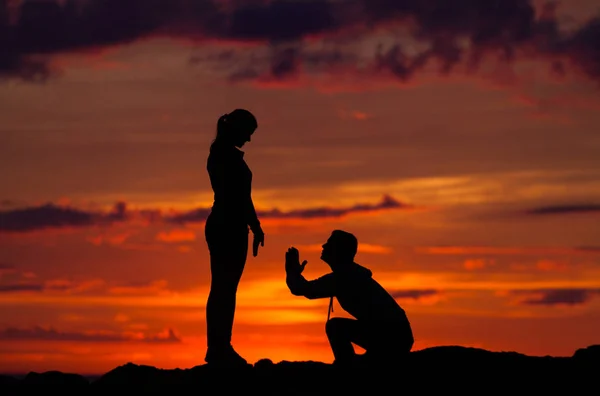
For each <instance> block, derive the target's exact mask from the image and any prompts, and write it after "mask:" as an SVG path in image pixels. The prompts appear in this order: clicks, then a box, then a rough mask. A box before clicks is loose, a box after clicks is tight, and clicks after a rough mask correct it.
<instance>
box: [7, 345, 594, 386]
mask: <svg viewBox="0 0 600 396" xmlns="http://www.w3.org/2000/svg"><path fill="white" fill-rule="evenodd" d="M599 368H600V345H592V346H589V347H587V348H583V349H579V350H577V351H576V352H575V353H574V354H573V356H571V357H552V356H545V357H537V356H528V355H524V354H520V353H516V352H490V351H487V350H484V349H478V348H467V347H461V346H439V347H433V348H428V349H424V350H420V351H415V352H411V353H410V354H409V357H408V358H407V359H406V360H405V361H403V362H387V364H386V365H384V366H382V367H377V368H374V367H353V368H344V369H342V368H339V367H336V366H333V365H331V364H326V363H321V362H313V361H307V362H290V361H282V362H279V363H273V362H272V361H271V360H269V359H263V360H260V361H258V362H256V363H255V364H254V365H248V366H247V367H245V368H239V369H235V370H232V369H228V370H226V369H216V368H213V367H210V366H207V365H200V366H196V367H193V368H190V369H173V370H164V369H159V368H155V367H151V366H143V365H136V364H133V363H127V364H125V365H123V366H119V367H117V368H115V369H113V370H111V371H109V372H108V373H106V374H104V375H103V376H101V377H99V378H97V379H95V380H88V379H86V378H85V377H83V376H80V375H77V374H70V373H61V372H57V371H50V372H45V373H35V372H31V373H29V374H28V375H26V376H25V377H24V378H21V379H18V378H15V377H11V376H0V394H2V395H7V396H8V395H21V394H23V395H24V394H30V392H32V391H36V390H37V391H40V390H42V391H43V390H57V391H61V392H65V391H76V392H77V394H78V395H82V394H97V395H100V394H107V393H108V392H111V391H113V390H115V389H127V391H128V392H133V393H134V394H136V395H140V394H150V393H152V394H157V393H165V394H167V393H168V394H170V395H171V394H172V395H177V394H186V393H194V394H200V395H217V394H227V393H229V392H235V393H236V394H239V393H243V394H257V395H334V394H336V395H337V394H339V393H340V392H344V393H348V394H368V395H371V394H385V395H388V394H402V393H403V392H415V391H418V392H419V393H424V392H432V391H436V392H437V391H443V392H444V393H450V392H460V393H463V394H464V393H465V392H468V393H473V394H474V393H477V394H486V393H490V392H493V393H496V392H511V393H513V392H514V393H516V394H520V393H524V392H536V393H539V392H552V393H559V392H560V393H566V394H569V395H573V394H588V393H589V392H590V390H591V389H594V388H596V387H597V383H598V380H597V373H598V369H599ZM40 385H48V387H46V388H42V387H40Z"/></svg>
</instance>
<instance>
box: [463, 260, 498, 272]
mask: <svg viewBox="0 0 600 396" xmlns="http://www.w3.org/2000/svg"><path fill="white" fill-rule="evenodd" d="M493 263H494V260H487V259H468V260H465V261H464V263H463V267H465V269H468V270H478V269H483V268H485V267H487V266H488V265H490V264H493Z"/></svg>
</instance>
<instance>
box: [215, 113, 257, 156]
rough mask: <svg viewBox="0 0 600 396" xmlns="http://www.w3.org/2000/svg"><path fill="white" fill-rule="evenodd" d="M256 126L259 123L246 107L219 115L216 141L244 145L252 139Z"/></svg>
mask: <svg viewBox="0 0 600 396" xmlns="http://www.w3.org/2000/svg"><path fill="white" fill-rule="evenodd" d="M256 128H258V123H257V121H256V117H254V115H253V114H252V113H251V112H249V111H248V110H244V109H235V110H233V111H232V112H231V113H228V114H223V115H222V116H221V117H219V121H217V137H216V138H215V143H217V142H222V143H225V144H231V145H234V146H236V147H242V146H243V145H244V144H246V142H249V141H250V140H251V136H252V134H253V133H254V131H255V130H256Z"/></svg>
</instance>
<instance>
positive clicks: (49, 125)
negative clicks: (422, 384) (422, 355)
mask: <svg viewBox="0 0 600 396" xmlns="http://www.w3.org/2000/svg"><path fill="white" fill-rule="evenodd" d="M599 43H600V6H598V2H597V0H570V1H564V2H558V3H557V4H554V5H552V4H547V5H544V4H543V2H541V1H540V2H537V1H530V0H497V1H492V0H486V1H481V0H467V1H465V0H460V1H459V0H403V1H400V0H398V1H391V0H335V1H334V0H307V1H304V0H303V1H300V0H295V1H288V0H279V1H268V0H243V1H242V0H188V1H186V0H71V1H69V0H65V1H59V2H55V1H54V0H43V1H42V0H37V1H33V0H29V1H27V0H22V1H18V0H17V1H12V0H0V372H28V371H31V370H34V371H45V370H62V371H73V372H78V373H102V372H105V371H108V370H110V369H112V368H114V367H115V366H118V365H121V364H124V363H126V362H129V361H131V362H134V363H138V364H149V365H154V366H157V367H161V368H172V367H181V368H187V367H192V366H194V365H198V364H204V361H203V359H204V354H205V351H206V337H205V321H204V315H205V311H204V310H205V302H206V298H207V295H208V285H209V280H210V272H209V268H208V257H209V256H208V251H207V246H206V242H205V240H204V219H205V218H206V216H207V214H208V213H209V210H210V206H211V204H212V199H213V197H212V191H211V189H210V184H209V179H208V175H207V173H206V168H205V165H206V158H207V154H208V147H209V145H210V143H211V141H212V139H213V138H214V134H215V126H216V121H217V119H218V117H219V116H220V115H222V114H223V113H226V112H229V111H231V110H233V109H235V108H238V107H239V108H246V109H248V110H250V111H252V112H253V113H254V114H255V115H256V117H257V119H258V123H259V127H258V129H257V131H256V133H255V134H254V136H253V138H252V142H251V143H249V144H248V145H247V146H245V147H244V151H245V153H246V154H245V159H246V161H247V162H248V164H249V166H250V167H251V169H252V171H253V173H254V184H253V196H254V202H255V206H256V207H257V210H258V212H259V218H260V220H261V222H262V224H263V229H264V231H265V233H266V239H265V246H264V248H261V250H260V251H259V255H258V257H256V258H253V257H252V256H251V254H250V255H249V257H248V261H247V265H246V270H245V272H244V275H243V278H242V281H241V284H240V287H239V291H238V307H237V311H236V319H235V326H234V335H233V343H234V346H235V348H236V349H237V350H238V351H239V352H240V354H242V355H243V356H244V357H246V358H247V359H248V361H249V362H251V363H253V362H256V361H257V360H259V359H261V358H270V359H272V360H273V361H275V362H277V361H280V360H319V361H324V362H331V361H333V355H332V353H331V351H330V349H329V345H328V342H327V338H326V335H325V332H324V326H325V321H326V318H327V307H328V300H313V301H309V300H306V299H304V298H301V297H294V296H292V295H291V294H290V292H289V290H288V289H287V287H286V285H285V271H284V254H285V251H286V250H287V248H288V247H289V246H296V247H297V248H298V249H299V250H300V256H301V257H300V258H301V260H304V259H307V260H308V265H307V267H306V270H305V275H306V276H307V277H308V278H315V277H317V276H319V275H321V274H324V273H325V272H326V271H328V270H329V268H328V266H327V265H326V264H325V263H324V262H322V261H320V260H319V252H320V245H321V244H322V243H323V242H325V240H326V239H327V238H328V236H329V234H330V232H331V231H332V230H333V229H336V228H339V229H344V230H346V231H349V232H352V233H354V234H355V235H356V236H357V238H358V240H359V253H358V255H357V258H356V261H357V262H358V263H360V264H362V265H364V266H366V267H368V268H370V269H371V270H372V271H373V273H374V277H375V278H376V279H377V280H379V281H380V283H381V284H382V285H384V286H385V287H386V288H387V289H388V290H389V291H390V293H392V294H393V295H394V296H395V297H396V298H397V301H398V302H399V304H400V305H401V306H402V307H403V308H404V309H405V310H406V312H407V315H408V317H409V320H410V321H411V324H412V326H413V332H414V334H415V347H414V349H415V350H418V349H423V348H427V347H431V346H436V345H464V346H474V347H480V348H486V349H489V350H494V351H502V350H504V351H517V352H522V353H526V354H531V355H546V354H549V355H556V356H558V355H560V356H570V355H572V354H573V352H574V351H575V350H576V349H577V348H581V347H585V346H587V345H590V344H598V343H600V133H599V131H600V91H599V88H600V85H599V84H600V44H599ZM333 315H334V316H345V314H344V313H343V312H342V310H341V308H340V307H339V305H338V304H337V303H336V304H335V305H334V313H333Z"/></svg>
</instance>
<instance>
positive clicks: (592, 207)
mask: <svg viewBox="0 0 600 396" xmlns="http://www.w3.org/2000/svg"><path fill="white" fill-rule="evenodd" d="M592 213H600V205H599V204H575V205H555V206H542V207H539V208H533V209H529V210H527V211H526V214H530V215H561V214H592Z"/></svg>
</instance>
